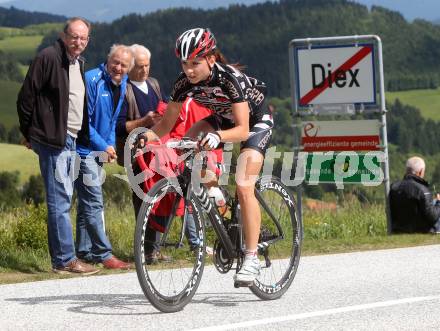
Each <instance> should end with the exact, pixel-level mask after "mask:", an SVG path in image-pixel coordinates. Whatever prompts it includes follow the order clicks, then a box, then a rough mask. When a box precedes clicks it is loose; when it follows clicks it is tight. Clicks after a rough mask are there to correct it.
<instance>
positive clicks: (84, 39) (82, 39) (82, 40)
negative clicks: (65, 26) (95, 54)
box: [65, 32, 90, 43]
mask: <svg viewBox="0 0 440 331" xmlns="http://www.w3.org/2000/svg"><path fill="white" fill-rule="evenodd" d="M65 34H66V36H68V37H69V38H70V39H72V40H81V42H83V43H86V42H88V41H89V39H90V37H89V36H87V37H81V36H75V35H73V34H70V33H69V32H65Z"/></svg>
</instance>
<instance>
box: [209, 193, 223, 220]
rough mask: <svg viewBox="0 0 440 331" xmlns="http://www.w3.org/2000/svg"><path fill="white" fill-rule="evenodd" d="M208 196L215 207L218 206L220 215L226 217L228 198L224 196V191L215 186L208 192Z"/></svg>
mask: <svg viewBox="0 0 440 331" xmlns="http://www.w3.org/2000/svg"><path fill="white" fill-rule="evenodd" d="M208 196H209V197H210V198H212V199H213V200H214V203H215V205H216V206H217V209H218V211H219V212H220V215H222V216H223V215H224V214H225V213H226V210H227V207H226V198H225V196H224V195H223V192H222V190H220V188H219V187H218V186H213V187H211V188H210V189H209V190H208Z"/></svg>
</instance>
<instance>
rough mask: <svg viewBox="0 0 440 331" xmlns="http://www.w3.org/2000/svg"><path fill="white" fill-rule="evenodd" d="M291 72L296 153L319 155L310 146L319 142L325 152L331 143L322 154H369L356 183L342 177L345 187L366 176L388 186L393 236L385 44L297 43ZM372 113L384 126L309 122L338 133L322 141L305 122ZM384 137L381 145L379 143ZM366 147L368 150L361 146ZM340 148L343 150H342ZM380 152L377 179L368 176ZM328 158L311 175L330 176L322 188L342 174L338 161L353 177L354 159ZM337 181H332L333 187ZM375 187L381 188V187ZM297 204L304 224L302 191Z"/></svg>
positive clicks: (365, 39) (374, 39) (373, 39)
mask: <svg viewBox="0 0 440 331" xmlns="http://www.w3.org/2000/svg"><path fill="white" fill-rule="evenodd" d="M289 68H290V78H291V79H290V82H291V95H292V104H293V110H294V114H293V115H294V116H295V125H294V126H295V128H296V130H295V135H296V140H295V142H296V144H295V146H294V148H295V151H298V152H300V151H309V152H310V151H312V152H313V153H317V150H316V149H315V150H313V149H310V146H317V145H319V143H320V141H321V145H320V146H323V145H322V140H324V141H327V147H325V148H323V147H322V148H321V149H320V151H327V152H334V151H343V152H348V151H362V152H366V154H365V153H363V154H361V155H359V157H357V159H356V160H357V163H355V164H356V167H357V169H355V171H354V172H353V176H355V174H356V173H357V174H358V177H356V176H355V177H353V178H354V179H353V178H352V179H349V178H351V176H348V175H347V174H346V175H345V177H344V176H343V177H344V183H359V182H360V180H361V178H367V177H365V176H367V175H371V176H373V177H374V178H375V179H376V180H377V179H379V180H380V182H382V181H383V182H384V184H385V185H384V186H385V201H386V214H387V228H388V233H390V231H391V218H390V212H389V202H388V193H389V189H390V182H389V164H388V140H387V127H386V112H387V111H386V107H385V90H384V76H383V61H382V43H381V40H380V38H379V37H378V36H375V35H363V36H343V37H328V38H306V39H294V40H292V41H291V42H290V44H289ZM371 112H373V113H377V114H379V115H380V123H379V121H376V122H375V124H372V122H369V121H350V124H348V123H341V122H343V121H333V122H334V123H333V124H330V123H328V122H332V121H322V122H319V121H317V122H310V121H309V123H311V125H312V126H313V125H315V126H321V127H322V126H324V127H326V128H327V131H328V130H329V129H328V128H331V127H333V133H332V134H327V135H322V134H321V136H320V137H319V136H318V137H319V138H316V137H317V136H315V137H312V135H313V134H310V133H313V130H315V129H314V128H312V127H307V128H306V127H305V126H304V124H303V121H302V119H303V118H305V117H307V116H311V115H315V116H325V115H347V114H348V115H350V114H363V113H371ZM338 122H339V123H338ZM306 125H307V123H306ZM370 125H373V126H375V127H376V129H377V130H375V131H374V132H372V131H371V128H370V130H369V129H368V127H369V126H370ZM335 128H336V129H335ZM353 128H355V129H353ZM356 128H357V129H356ZM365 130H367V131H368V130H369V131H368V132H367V133H368V134H366V135H362V134H361V132H363V131H365ZM305 131H307V134H304V132H305ZM330 131H331V130H330ZM379 131H380V134H379ZM379 135H380V141H381V142H382V144H380V142H379V137H378V136H379ZM340 137H342V138H340ZM338 141H339V145H338ZM356 141H358V144H357V146H358V147H357V148H353V146H354V145H356V143H354V142H356ZM362 141H363V143H364V145H363V146H361V145H362ZM335 146H340V148H336V147H335ZM344 146H345V147H344ZM359 146H360V147H359ZM341 148H342V149H341ZM378 150H381V151H382V154H381V155H378V157H377V158H376V159H375V162H376V163H369V166H372V167H373V168H374V164H375V165H376V166H375V167H376V168H378V167H380V169H381V170H382V172H381V174H380V176H378V177H377V176H376V175H377V173H376V174H375V173H373V172H371V173H368V171H367V169H365V164H364V163H365V158H366V156H367V155H368V154H369V153H370V152H372V151H378ZM352 153H353V152H352ZM376 154H377V152H376ZM326 157H328V159H327V160H325V162H324V161H323V162H321V163H320V164H321V165H320V166H321V168H320V169H308V170H309V174H310V172H311V171H312V170H313V172H316V171H321V170H325V171H324V174H323V175H324V176H323V177H322V178H321V174H320V175H318V177H317V178H318V182H332V180H331V177H329V176H332V175H333V176H335V175H336V174H337V171H339V168H337V166H338V164H337V162H338V160H339V161H341V160H343V161H342V163H343V165H342V167H343V168H344V171H345V172H347V173H351V171H352V170H353V169H350V167H349V165H347V164H346V163H347V161H346V160H348V159H343V157H349V155H342V156H341V157H340V158H339V159H338V156H337V155H336V154H335V156H334V158H332V157H330V156H329V155H327V156H326ZM368 160H369V159H368ZM359 161H361V163H359ZM368 162H369V161H368ZM297 163H298V155H297V157H296V158H295V164H294V166H295V169H296V167H297V166H298V164H297ZM312 163H313V162H312V161H311V160H308V162H307V165H306V166H309V167H310V166H312ZM322 167H324V168H322ZM332 167H333V168H332ZM336 170H337V171H336ZM356 171H357V172H356ZM375 176H376V177H375ZM315 177H316V176H315ZM306 178H307V176H306ZM309 179H310V177H309ZM345 179H346V180H345ZM335 180H336V179H335V178H333V182H334V181H335ZM362 183H363V182H362ZM375 184H376V185H377V184H379V183H377V182H376V183H375ZM297 199H298V210H299V215H300V217H301V219H302V204H301V199H302V188H301V186H299V187H298V191H297Z"/></svg>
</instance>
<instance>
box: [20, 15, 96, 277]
mask: <svg viewBox="0 0 440 331" xmlns="http://www.w3.org/2000/svg"><path fill="white" fill-rule="evenodd" d="M90 29H91V26H90V23H89V22H88V21H86V20H85V19H83V18H80V17H73V18H71V19H69V20H68V21H67V22H66V24H65V26H64V29H63V32H62V33H61V34H60V38H59V39H58V40H57V41H56V43H55V44H54V45H52V46H49V47H47V48H45V49H43V50H42V51H41V52H39V53H38V55H37V56H36V57H35V58H34V60H33V61H32V63H31V65H30V66H29V70H28V72H27V74H26V78H25V80H24V82H23V86H22V87H21V90H20V92H19V94H18V100H17V112H18V117H19V120H20V130H21V133H22V134H23V136H24V139H25V141H24V144H25V145H26V147H28V148H32V150H33V151H34V152H35V153H36V154H37V155H38V158H39V163H40V171H41V175H42V177H43V179H44V186H45V190H46V203H47V214H48V220H47V233H48V241H49V253H50V257H51V263H52V269H53V271H54V272H56V273H62V274H64V273H77V274H82V275H90V274H94V273H97V272H98V271H99V269H96V268H94V267H93V266H91V265H89V264H86V263H83V262H82V261H80V260H79V259H78V258H77V257H76V255H75V246H74V242H73V234H72V224H71V223H70V214H69V212H70V208H71V203H72V194H73V178H72V176H71V174H74V173H75V169H74V166H75V162H74V158H73V157H72V154H73V155H75V149H76V142H77V140H78V142H79V141H81V143H83V144H87V143H88V139H89V126H88V122H89V119H88V113H87V102H86V86H85V83H84V59H83V58H82V57H81V56H80V55H81V53H82V52H83V51H84V50H85V49H86V47H87V45H88V42H89V34H90Z"/></svg>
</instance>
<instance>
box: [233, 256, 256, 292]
mask: <svg viewBox="0 0 440 331" xmlns="http://www.w3.org/2000/svg"><path fill="white" fill-rule="evenodd" d="M260 271H261V264H260V260H259V259H258V257H257V256H253V257H246V258H245V259H244V262H243V266H242V267H241V269H240V271H239V272H238V273H236V274H235V275H234V286H252V285H253V283H254V281H255V278H257V277H258V276H259V275H260Z"/></svg>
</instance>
